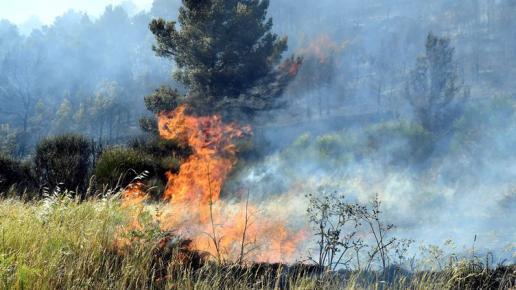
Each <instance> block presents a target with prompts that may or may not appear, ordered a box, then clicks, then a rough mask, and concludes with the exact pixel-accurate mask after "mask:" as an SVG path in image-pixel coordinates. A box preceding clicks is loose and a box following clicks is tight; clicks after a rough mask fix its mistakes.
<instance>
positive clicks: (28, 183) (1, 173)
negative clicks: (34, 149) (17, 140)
mask: <svg viewBox="0 0 516 290" xmlns="http://www.w3.org/2000/svg"><path fill="white" fill-rule="evenodd" d="M33 185H34V183H33V178H32V176H31V174H30V166H29V165H28V164H24V163H22V162H19V161H16V160H13V159H11V158H9V157H7V156H3V155H0V193H6V192H7V191H8V190H9V189H11V188H13V187H14V188H13V189H16V190H23V189H27V188H30V187H32V186H33Z"/></svg>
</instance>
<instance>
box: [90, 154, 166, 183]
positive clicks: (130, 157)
mask: <svg viewBox="0 0 516 290" xmlns="http://www.w3.org/2000/svg"><path fill="white" fill-rule="evenodd" d="M143 172H148V174H149V175H150V176H155V175H156V174H157V168H156V165H155V162H154V159H153V158H152V157H151V156H149V155H147V154H144V153H142V152H138V151H136V150H133V149H127V148H123V147H114V148H110V149H107V150H105V151H104V152H103V153H102V155H100V157H99V159H98V160H97V164H96V167H95V176H96V178H97V181H98V182H99V183H100V184H102V185H107V186H108V187H115V186H120V187H125V186H127V185H128V184H129V183H130V182H131V181H132V180H133V179H134V178H135V177H136V176H138V175H139V174H141V173H143Z"/></svg>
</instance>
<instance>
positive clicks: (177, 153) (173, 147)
mask: <svg viewBox="0 0 516 290" xmlns="http://www.w3.org/2000/svg"><path fill="white" fill-rule="evenodd" d="M129 147H130V148H132V149H134V150H136V151H138V152H143V153H145V154H149V155H151V156H152V157H154V158H166V157H171V156H172V157H174V158H176V159H183V158H186V157H187V156H188V155H190V154H191V149H190V148H189V147H186V146H184V145H182V144H180V143H178V142H176V141H173V140H163V139H160V138H150V139H149V138H135V139H133V140H132V141H131V142H129Z"/></svg>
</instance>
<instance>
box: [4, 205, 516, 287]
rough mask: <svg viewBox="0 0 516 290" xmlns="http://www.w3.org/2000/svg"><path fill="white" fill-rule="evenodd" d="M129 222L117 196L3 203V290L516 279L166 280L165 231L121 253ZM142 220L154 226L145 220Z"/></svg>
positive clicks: (221, 270)
mask: <svg viewBox="0 0 516 290" xmlns="http://www.w3.org/2000/svg"><path fill="white" fill-rule="evenodd" d="M130 221H131V215H130V209H127V208H123V207H121V206H120V202H119V200H118V199H117V197H112V198H107V199H97V200H89V201H84V202H79V201H76V200H73V199H70V198H66V197H54V198H49V199H45V200H43V201H38V202H32V203H25V202H21V201H18V200H13V199H7V200H2V201H0V288H1V289H158V288H164V289H271V288H286V289H322V288H324V289H407V288H410V289H467V288H469V289H477V288H479V287H480V288H485V289H493V288H494V289H508V288H509V287H511V286H512V287H514V279H515V275H516V274H515V268H514V267H512V268H506V269H505V272H503V273H502V272H499V273H498V272H495V271H489V270H486V269H483V268H477V267H474V266H472V265H471V264H464V265H460V266H457V267H456V268H453V269H450V270H448V271H443V272H437V273H436V272H421V273H416V274H414V275H398V276H395V277H391V278H388V279H386V280H387V281H384V280H385V277H383V276H379V275H378V274H375V273H372V272H370V273H353V272H341V273H329V274H325V275H315V274H313V273H312V274H306V273H304V272H302V271H293V270H292V269H293V268H292V267H290V268H285V266H283V265H253V266H248V267H241V266H238V265H226V266H219V265H216V264H214V263H212V262H209V263H206V264H205V265H204V266H202V267H200V268H195V269H194V267H189V266H187V265H185V264H182V265H180V266H178V265H177V264H174V263H170V264H166V265H164V266H165V276H164V277H159V275H158V271H159V269H162V268H163V267H159V265H157V264H156V260H155V257H156V245H157V241H159V239H160V238H161V237H162V236H160V235H162V234H163V233H161V232H160V231H157V230H155V227H153V225H152V224H148V225H147V227H146V228H148V230H146V231H145V232H129V233H125V235H127V238H128V239H129V240H132V241H134V240H137V241H138V242H133V243H132V244H131V246H130V247H129V248H127V249H125V250H121V249H120V246H118V243H117V241H119V239H117V237H118V238H120V237H121V236H123V235H122V234H121V233H122V232H123V231H121V228H122V227H124V226H126V225H127V224H129V223H130ZM141 222H142V223H151V221H149V220H146V219H145V218H142V220H141ZM135 237H136V238H137V239H136V238H135ZM130 238H132V239H130ZM161 266H163V265H161ZM500 271H502V270H500ZM497 279H498V280H497ZM510 283H513V284H510Z"/></svg>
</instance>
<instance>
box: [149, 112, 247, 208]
mask: <svg viewBox="0 0 516 290" xmlns="http://www.w3.org/2000/svg"><path fill="white" fill-rule="evenodd" d="M185 110H186V107H185V106H180V107H178V108H177V109H176V110H175V111H172V112H164V113H162V114H160V116H159V123H158V126H159V132H160V135H161V137H163V138H164V139H169V140H173V139H175V140H179V141H180V142H184V143H186V144H189V145H190V147H191V148H192V149H193V154H192V155H191V156H190V157H189V158H188V159H187V160H186V161H185V162H184V163H183V164H182V165H181V167H180V169H179V173H178V174H174V173H171V172H169V173H167V177H168V185H167V188H166V191H165V198H167V199H171V200H172V202H173V203H184V202H199V203H201V204H203V205H205V204H208V203H209V202H210V201H211V202H213V201H215V200H218V199H219V197H220V192H221V190H222V186H223V185H224V181H225V180H226V177H227V175H228V174H229V172H230V171H231V169H232V168H233V166H234V165H235V163H236V161H237V158H236V153H237V152H236V151H237V148H236V146H235V144H234V143H233V140H235V139H236V138H241V137H242V136H243V135H244V133H250V132H251V130H250V128H248V127H243V128H239V127H238V126H237V125H235V124H229V125H226V124H224V123H223V122H222V120H221V118H220V117H219V116H217V115H215V116H208V117H193V116H188V115H186V114H185Z"/></svg>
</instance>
